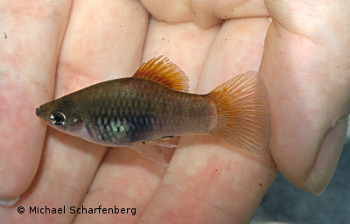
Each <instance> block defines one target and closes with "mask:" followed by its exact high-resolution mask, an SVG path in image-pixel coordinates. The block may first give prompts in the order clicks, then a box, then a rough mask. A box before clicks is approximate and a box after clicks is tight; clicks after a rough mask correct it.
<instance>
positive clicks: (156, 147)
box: [131, 140, 176, 167]
mask: <svg viewBox="0 0 350 224" xmlns="http://www.w3.org/2000/svg"><path fill="white" fill-rule="evenodd" d="M131 147H132V148H133V149H134V150H135V151H136V152H138V153H140V154H141V155H142V156H143V157H144V158H146V159H148V160H151V161H152V162H154V163H156V164H158V165H161V166H166V167H167V166H169V162H170V161H167V160H166V159H165V158H164V152H163V149H161V147H167V148H175V147H176V145H173V144H170V143H167V142H165V141H162V140H158V141H150V142H137V143H134V144H132V145H131Z"/></svg>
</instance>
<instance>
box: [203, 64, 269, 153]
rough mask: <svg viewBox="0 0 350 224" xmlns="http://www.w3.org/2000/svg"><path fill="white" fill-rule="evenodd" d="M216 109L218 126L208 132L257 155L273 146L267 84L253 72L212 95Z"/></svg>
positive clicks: (239, 76)
mask: <svg viewBox="0 0 350 224" xmlns="http://www.w3.org/2000/svg"><path fill="white" fill-rule="evenodd" d="M209 96H210V97H211V98H212V99H213V100H214V102H215V103H216V107H217V113H218V120H217V125H216V127H215V128H214V129H213V130H212V131H211V132H210V133H209V134H211V135H213V136H216V137H218V138H220V139H222V140H225V141H227V142H229V143H231V144H233V145H238V146H240V147H242V148H243V149H246V150H249V151H253V152H255V153H258V154H263V153H265V152H266V150H267V148H268V147H269V143H270V115H269V105H268V98H267V91H266V87H265V84H264V81H263V80H262V78H261V77H260V75H258V73H256V72H254V71H250V72H247V73H244V74H241V75H238V76H236V77H235V78H232V79H230V80H229V81H227V82H225V83H223V84H221V85H220V86H218V87H217V88H215V89H214V90H213V91H212V92H210V93H209Z"/></svg>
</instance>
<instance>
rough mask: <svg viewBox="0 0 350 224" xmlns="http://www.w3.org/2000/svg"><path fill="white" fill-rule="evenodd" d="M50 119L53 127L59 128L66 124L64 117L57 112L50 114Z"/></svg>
mask: <svg viewBox="0 0 350 224" xmlns="http://www.w3.org/2000/svg"><path fill="white" fill-rule="evenodd" d="M50 118H51V122H52V123H53V124H54V125H58V126H61V125H65V124H66V115H64V113H62V112H61V111H59V110H56V111H54V112H52V113H51V116H50Z"/></svg>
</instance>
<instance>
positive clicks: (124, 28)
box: [56, 1, 148, 223]
mask: <svg viewBox="0 0 350 224" xmlns="http://www.w3.org/2000/svg"><path fill="white" fill-rule="evenodd" d="M71 21H72V25H71V23H70V24H69V26H68V30H67V37H66V38H65V43H67V44H64V46H63V49H62V54H61V57H60V63H61V64H60V67H59V75H60V76H59V77H58V80H57V82H58V85H60V88H59V89H58V90H57V91H56V94H57V96H62V95H64V94H66V93H69V92H71V91H74V90H76V88H82V87H86V86H89V85H91V84H94V83H96V82H99V81H105V80H109V79H116V78H120V77H126V76H132V75H133V73H134V72H135V71H136V70H137V68H138V66H139V65H140V62H141V56H142V50H143V45H144V41H145V36H146V32H147V24H148V14H147V12H146V11H145V10H144V9H143V7H142V5H141V4H140V3H139V2H137V1H104V2H103V4H101V3H97V2H96V1H90V2H87V1H78V2H74V7H73V11H72V16H71ZM73 21H74V22H73ZM82 37H84V38H83V39H82ZM72 138H73V137H72ZM66 150H67V151H69V150H72V149H71V148H67V149H66ZM73 150H74V149H73ZM91 150H101V149H93V148H92V149H91ZM61 151H62V150H61ZM60 153H64V152H60ZM133 155H134V152H133V151H132V150H131V149H128V150H127V151H126V153H125V157H126V158H132V157H133ZM58 156H59V155H58ZM120 156H124V155H120ZM105 157H106V158H109V157H110V154H107V155H105ZM113 158H115V157H112V159H113ZM93 161H94V162H96V161H97V163H93V164H91V166H93V167H94V168H95V171H96V170H97V169H99V171H98V173H99V174H100V175H103V176H104V178H106V179H107V180H109V181H111V180H113V179H111V178H113V177H112V176H110V175H111V173H110V172H108V167H109V166H108V165H110V163H112V161H111V160H108V159H106V160H103V161H101V157H100V156H99V155H98V156H96V157H94V160H93ZM75 162H76V163H79V164H80V169H79V170H76V171H75V175H76V176H77V177H79V176H82V175H83V176H85V177H86V178H88V179H90V181H91V180H92V178H95V173H94V172H92V173H90V174H88V175H87V174H86V173H85V172H86V171H85V168H86V166H87V165H88V166H90V164H87V163H86V161H85V160H84V157H81V158H76V159H75ZM116 162H117V161H116ZM105 163H107V164H106V166H105V165H104V164H105ZM100 164H101V165H100ZM114 164H115V163H112V165H114ZM106 167H107V170H106V169H105V168H106ZM100 168H101V171H100ZM91 175H92V176H91ZM97 176H98V175H97V174H96V177H97ZM100 182H101V180H100V179H99V178H97V180H94V182H93V183H94V184H93V186H96V185H98V183H100ZM95 183H97V184H95ZM102 183H103V182H102ZM76 184H77V185H78V186H79V185H85V186H86V187H88V186H89V185H86V183H84V182H80V183H76ZM111 186H113V187H111ZM114 186H115V185H105V189H106V191H108V192H110V194H107V193H106V194H101V191H98V190H94V189H93V190H91V189H90V190H89V192H88V194H87V195H85V198H82V197H79V198H77V196H76V195H75V196H74V198H75V201H76V202H79V203H81V205H82V206H85V207H92V208H94V207H98V206H99V205H102V206H104V207H108V205H109V202H110V200H111V198H112V195H113V194H112V193H113V191H111V189H118V188H117V187H114ZM116 186H118V185H116ZM98 189H99V188H98ZM120 190H123V188H120ZM106 191H104V193H105V192H106ZM83 192H86V191H83ZM111 194H112V195H111ZM120 196H123V195H120ZM124 196H126V195H124ZM115 205H116V206H119V205H120V204H115ZM121 206H127V204H126V205H125V204H121ZM112 207H113V206H112ZM115 218H116V216H115V215H104V214H102V213H101V216H99V215H98V214H95V215H94V216H93V217H91V216H90V215H88V216H85V215H84V214H81V215H80V214H78V216H77V217H76V219H75V220H74V222H75V223H79V222H83V223H86V221H87V220H88V222H93V221H92V220H95V219H96V222H102V223H104V220H105V219H115ZM118 218H119V216H118ZM120 218H123V216H121V217H120Z"/></svg>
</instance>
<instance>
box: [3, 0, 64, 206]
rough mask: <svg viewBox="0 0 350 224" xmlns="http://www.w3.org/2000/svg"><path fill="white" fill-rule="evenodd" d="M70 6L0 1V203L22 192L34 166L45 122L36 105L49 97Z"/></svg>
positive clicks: (27, 184) (31, 177) (54, 3)
mask: <svg viewBox="0 0 350 224" xmlns="http://www.w3.org/2000/svg"><path fill="white" fill-rule="evenodd" d="M69 10H70V2H67V1H66V2H65V1H58V2H57V1H54V2H40V3H37V2H36V3H34V2H32V3H28V4H25V5H23V2H22V1H1V3H0V17H1V19H0V27H1V35H2V38H1V41H0V49H1V53H0V61H1V68H0V80H1V81H0V89H1V92H0V114H1V118H0V142H1V146H0V147H1V156H0V183H1V189H0V198H2V199H1V200H0V204H4V203H5V204H6V202H8V200H11V199H14V198H16V197H18V196H20V195H21V194H22V193H23V192H24V191H25V190H26V189H27V188H28V187H29V185H30V183H31V182H32V180H33V178H34V175H35V173H36V172H37V168H38V165H39V160H40V155H41V149H42V147H43V144H44V136H45V130H46V127H45V126H44V125H43V124H42V123H41V122H40V121H39V120H38V119H35V107H37V106H38V105H39V104H40V103H42V102H44V101H48V100H50V99H51V97H52V92H53V85H52V84H53V78H54V75H55V68H56V64H57V58H58V53H59V49H60V46H61V43H62V37H63V34H64V31H65V27H66V23H67V18H68V13H69ZM13 202H14V201H13Z"/></svg>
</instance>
